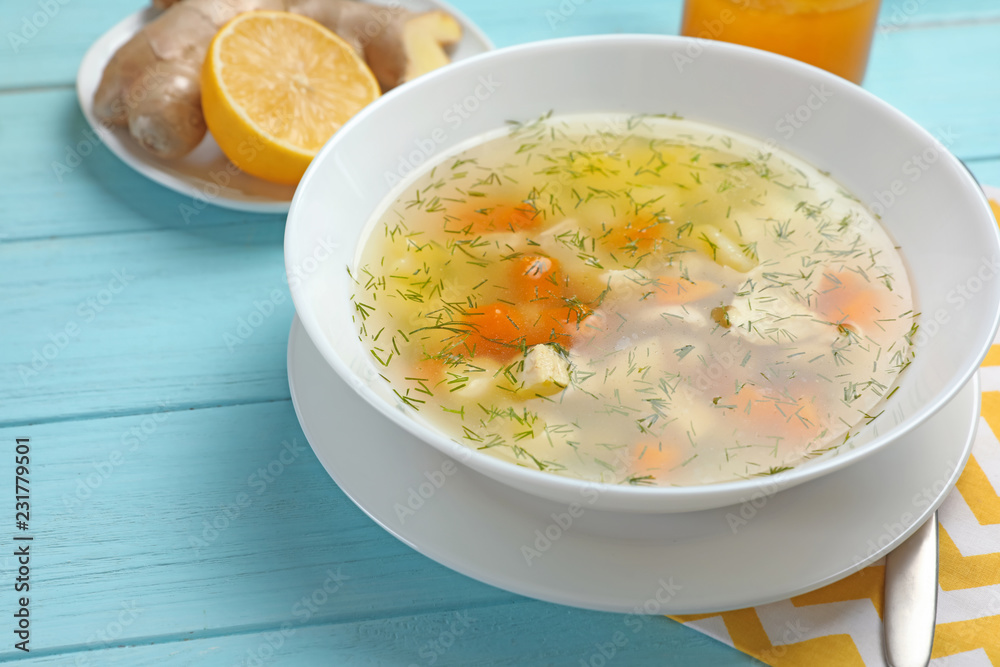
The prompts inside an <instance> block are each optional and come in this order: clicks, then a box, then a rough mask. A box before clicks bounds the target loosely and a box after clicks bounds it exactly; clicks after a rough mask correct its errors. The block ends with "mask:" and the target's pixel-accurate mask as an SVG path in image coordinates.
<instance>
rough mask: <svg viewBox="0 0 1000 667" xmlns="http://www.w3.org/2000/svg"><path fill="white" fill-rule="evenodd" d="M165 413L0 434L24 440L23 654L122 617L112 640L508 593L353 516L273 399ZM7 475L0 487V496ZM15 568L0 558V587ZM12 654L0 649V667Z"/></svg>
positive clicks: (83, 638)
mask: <svg viewBox="0 0 1000 667" xmlns="http://www.w3.org/2000/svg"><path fill="white" fill-rule="evenodd" d="M172 408H173V406H170V405H167V406H166V408H165V409H164V410H163V411H159V412H153V413H150V414H146V415H134V416H129V417H119V418H109V419H94V420H88V421H82V422H62V423H55V424H46V425H42V426H32V427H21V428H16V429H2V430H0V442H3V443H10V442H12V441H13V439H14V437H25V435H27V436H28V437H30V438H31V442H32V461H31V463H32V466H31V468H30V470H31V477H30V479H31V495H32V510H33V511H32V513H31V522H30V526H31V531H30V534H31V535H32V536H33V537H34V541H33V543H32V546H31V549H32V560H31V564H32V579H31V582H32V584H31V591H30V592H31V593H32V595H31V597H30V599H31V610H32V613H33V614H34V615H35V618H37V620H38V622H37V623H36V625H35V626H34V632H33V634H32V646H33V647H34V648H35V649H38V650H44V649H53V648H57V647H73V646H83V645H86V644H89V643H92V642H93V641H94V638H98V639H99V638H100V636H101V635H100V633H101V632H102V631H103V630H104V628H106V627H107V626H108V624H109V623H111V621H112V620H113V619H115V618H117V617H118V615H119V614H120V613H122V611H123V610H125V609H132V608H133V607H134V608H137V609H138V610H139V613H136V614H135V618H134V619H131V620H130V622H129V623H128V627H127V628H123V629H121V630H115V632H114V634H116V635H117V636H116V637H115V639H116V641H120V642H124V643H127V642H132V641H137V642H145V641H146V639H144V638H155V637H163V636H167V637H173V638H176V639H187V638H195V637H200V636H206V635H207V636H214V635H218V634H221V633H222V632H223V631H225V630H226V629H227V628H230V629H232V631H236V632H240V631H256V630H262V629H266V628H268V627H275V626H280V624H281V623H282V622H285V621H293V622H295V623H304V622H305V621H310V622H315V623H320V622H322V623H331V622H346V621H358V620H364V619H370V618H379V617H383V616H391V615H399V614H413V613H422V612H426V611H435V610H440V609H442V608H444V609H453V608H463V607H466V606H480V605H483V604H495V603H498V602H510V601H512V600H516V599H519V598H518V597H517V596H515V595H513V594H511V593H506V592H504V591H500V590H499V589H495V588H492V587H490V586H487V585H485V584H480V583H478V582H476V581H473V580H472V579H468V578H466V577H462V576H460V575H457V574H455V573H453V572H452V571H450V570H448V569H446V568H444V567H442V566H439V565H437V564H436V563H434V562H432V561H430V560H428V559H427V558H425V557H423V556H421V555H419V554H418V553H416V552H415V551H412V550H411V549H410V548H409V547H407V546H405V545H404V544H403V543H401V542H399V541H397V540H396V539H395V538H393V537H392V536H390V535H389V534H388V533H386V532H384V531H383V530H382V529H381V528H379V527H378V526H377V525H376V524H375V523H374V522H372V521H371V520H370V519H369V518H368V517H367V516H366V515H364V514H363V513H362V512H361V511H360V510H358V509H357V508H356V507H355V506H354V505H353V504H352V503H351V502H350V500H348V499H347V498H346V496H344V495H343V493H341V492H340V490H339V489H338V488H337V486H336V485H335V484H334V482H333V481H332V480H331V479H330V477H329V476H328V475H327V474H326V472H325V470H324V469H323V468H322V466H321V465H320V464H319V462H318V461H317V460H316V458H315V456H314V455H313V454H312V450H311V449H309V447H308V445H307V443H306V441H305V437H304V435H303V434H302V432H301V430H300V429H299V426H298V423H297V421H296V418H295V414H294V411H293V409H292V406H291V403H290V402H289V401H279V402H274V403H266V404H256V405H243V406H236V407H228V408H211V409H202V410H183V409H182V410H174V411H171V409H172ZM5 451H9V449H7V448H5ZM4 459H5V460H4V461H3V463H2V464H0V470H3V471H7V472H9V471H10V467H9V466H8V465H7V463H8V460H7V457H4ZM12 478H13V475H7V474H4V475H3V478H2V479H0V488H2V489H3V490H4V493H5V494H8V493H9V494H10V495H13V494H12V488H11V487H12V485H13V479H12ZM16 565H17V564H16V561H15V559H14V558H12V557H11V553H8V550H7V549H5V550H4V553H3V554H2V555H0V566H2V567H0V570H2V571H0V579H2V580H3V581H5V582H8V581H10V578H11V577H12V576H13V574H12V572H13V570H14V568H16ZM331 573H332V574H331ZM338 573H339V574H340V575H342V576H343V577H347V578H348V579H347V580H346V581H345V583H344V584H343V586H342V589H341V590H340V592H339V594H338V595H337V596H336V599H335V601H333V602H332V603H331V604H327V605H324V606H323V608H322V609H321V610H316V611H312V610H310V609H309V607H308V604H307V603H303V604H299V605H297V602H299V601H300V600H301V599H302V598H303V597H304V596H306V597H308V596H311V595H312V593H313V591H314V590H315V589H316V588H317V586H321V585H322V584H323V582H324V581H325V580H326V579H327V578H328V577H332V576H333V575H337V574H338ZM331 586H333V584H331ZM12 605H13V598H12V596H10V595H3V596H0V616H2V617H3V618H11V614H12V613H13V610H12V608H11V606H12ZM241 629H242V630H241ZM12 651H13V649H12V647H11V645H10V644H9V643H8V642H3V644H2V645H0V661H2V660H3V659H4V658H6V657H10V656H11V655H16V653H12Z"/></svg>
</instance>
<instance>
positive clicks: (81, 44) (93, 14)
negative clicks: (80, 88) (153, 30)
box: [0, 0, 149, 90]
mask: <svg viewBox="0 0 1000 667" xmlns="http://www.w3.org/2000/svg"><path fill="white" fill-rule="evenodd" d="M148 4H149V3H148V2H145V1H144V0H101V2H99V3H97V2H71V1H70V0H4V2H2V3H0V34H2V36H3V43H2V44H0V90H2V89H6V88H18V87H38V86H51V85H62V86H66V85H69V84H71V83H73V82H74V81H75V80H76V69H77V66H78V65H79V64H80V59H81V58H83V54H84V53H85V52H86V51H87V49H88V48H89V47H90V45H91V44H92V43H93V42H94V41H95V40H96V39H97V38H98V37H100V36H101V35H102V34H104V33H105V32H106V31H107V30H108V28H110V27H111V26H113V25H115V24H116V23H118V22H119V21H120V20H122V19H123V18H124V17H125V16H127V15H129V14H131V13H132V12H134V11H137V10H138V9H141V8H142V7H145V6H146V5H148Z"/></svg>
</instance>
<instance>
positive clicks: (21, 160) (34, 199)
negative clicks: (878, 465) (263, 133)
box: [0, 90, 284, 241]
mask: <svg viewBox="0 0 1000 667" xmlns="http://www.w3.org/2000/svg"><path fill="white" fill-rule="evenodd" d="M0 118H3V119H4V122H3V124H2V126H0V151H2V154H3V156H4V160H3V163H2V164H0V179H2V181H3V183H4V187H3V188H0V241H3V240H13V239H25V238H46V237H50V236H74V235H83V234H105V233H109V232H134V231H148V230H156V229H179V230H183V229H186V228H189V227H190V228H194V229H200V228H203V227H207V226H211V225H220V224H232V223H237V222H242V221H267V222H272V223H274V224H277V225H280V224H282V223H283V221H284V216H283V215H282V216H277V215H271V216H263V215H253V214H249V213H242V212H239V211H230V210H227V209H223V208H219V207H217V206H204V205H202V204H200V203H197V202H195V201H193V200H192V198H191V197H185V196H182V195H179V194H177V193H175V192H173V191H172V190H168V189H167V188H164V187H162V186H160V185H158V184H156V183H153V182H152V181H150V180H149V179H147V178H145V177H144V176H141V175H140V174H138V173H137V172H135V171H133V170H132V169H131V168H130V167H128V166H127V165H125V163H123V162H122V161H120V160H119V159H118V158H117V157H116V156H114V155H113V154H111V152H110V151H108V149H107V148H105V147H104V144H103V143H101V141H100V139H99V138H98V137H97V136H96V135H95V134H94V133H93V131H91V129H90V127H89V126H88V125H87V122H86V121H85V120H84V118H83V115H82V114H81V112H80V109H79V106H78V104H77V101H76V93H75V92H74V91H72V90H43V91H33V92H29V93H17V94H7V95H0Z"/></svg>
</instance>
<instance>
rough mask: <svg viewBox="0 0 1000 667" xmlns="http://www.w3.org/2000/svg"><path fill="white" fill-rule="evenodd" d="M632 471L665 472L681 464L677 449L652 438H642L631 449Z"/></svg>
mask: <svg viewBox="0 0 1000 667" xmlns="http://www.w3.org/2000/svg"><path fill="white" fill-rule="evenodd" d="M632 454H633V462H632V470H633V471H635V472H639V471H649V470H658V471H660V472H667V471H668V470H671V469H672V468H675V467H677V466H678V465H680V464H681V462H682V461H681V454H680V452H679V451H678V450H677V447H676V446H674V445H673V444H671V443H665V442H663V441H661V440H655V439H653V438H643V439H641V440H639V442H637V443H636V445H635V447H634V448H633V449H632Z"/></svg>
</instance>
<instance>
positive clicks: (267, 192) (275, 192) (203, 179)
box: [76, 0, 493, 213]
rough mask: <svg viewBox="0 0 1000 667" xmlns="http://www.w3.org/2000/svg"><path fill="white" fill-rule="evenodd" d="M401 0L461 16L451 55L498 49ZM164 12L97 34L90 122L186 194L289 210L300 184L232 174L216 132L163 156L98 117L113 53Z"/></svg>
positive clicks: (90, 74)
mask: <svg viewBox="0 0 1000 667" xmlns="http://www.w3.org/2000/svg"><path fill="white" fill-rule="evenodd" d="M399 4H400V5H401V6H402V7H404V8H406V9H410V10H413V11H428V10H432V9H443V10H445V11H447V12H449V13H450V14H452V15H453V16H454V17H455V18H456V19H458V21H459V23H461V24H462V29H463V36H462V41H460V42H459V43H458V45H457V46H456V48H455V51H454V53H453V54H452V60H462V59H464V58H469V57H471V56H474V55H477V54H479V53H483V52H485V51H490V50H492V49H493V44H492V43H491V42H490V40H489V39H488V38H487V37H486V35H485V34H483V31H482V30H480V29H479V28H478V27H477V26H476V25H475V24H474V23H472V22H471V21H470V20H469V19H468V18H467V17H465V16H464V15H463V14H462V13H461V12H459V11H458V10H456V9H455V8H454V7H451V6H450V5H448V4H447V3H445V2H441V1H440V0H400V2H399ZM159 14H160V12H159V11H157V10H155V9H152V8H149V9H144V10H142V11H139V12H136V13H135V14H132V15H131V16H129V17H128V18H126V19H125V20H123V21H122V22H121V23H119V24H118V25H116V26H115V27H113V28H111V29H110V30H109V31H107V32H106V33H104V34H103V35H102V36H101V37H100V38H98V40H97V41H96V42H94V44H93V45H92V46H91V47H90V49H89V50H88V51H87V53H86V55H84V56H83V60H82V61H81V63H80V69H79V71H78V72H77V75H76V94H77V97H78V98H79V100H80V108H81V109H82V110H83V115H84V117H85V118H86V119H87V122H88V123H90V127H91V128H93V130H94V131H95V132H96V133H97V134H98V135H99V136H100V137H101V139H102V140H103V141H104V143H105V144H106V145H107V147H108V148H109V149H110V150H111V152H112V153H114V154H115V155H117V156H118V157H119V158H121V159H122V161H123V162H125V164H127V165H128V166H130V167H132V168H133V169H135V170H136V171H138V172H139V173H140V174H142V175H143V176H146V177H147V178H150V179H152V180H154V181H156V182H157V183H159V184H160V185H164V186H166V187H168V188H170V189H171V190H174V191H176V192H179V193H181V194H182V195H187V196H189V197H192V198H193V199H196V200H199V201H203V202H207V203H210V204H215V205H216V206H222V207H224V208H232V209H236V210H240V211H252V212H255V213H287V212H288V206H289V205H290V204H291V202H292V195H293V194H294V192H295V186H291V185H280V184H277V183H269V182H267V181H263V180H261V179H259V178H256V177H254V176H250V175H249V174H244V173H243V172H241V171H238V170H237V171H236V174H235V175H233V174H231V173H227V166H228V165H229V161H228V160H227V159H226V156H225V155H223V154H222V151H221V150H220V149H219V146H218V144H216V143H215V140H214V139H213V138H212V135H211V134H206V135H205V139H204V140H203V141H202V142H201V143H200V144H199V145H198V147H197V148H195V149H194V150H193V151H192V152H191V153H189V154H188V155H186V156H184V157H183V158H180V159H177V160H161V159H160V158H157V157H155V156H153V155H151V154H150V153H148V152H146V150H145V149H143V148H142V147H141V146H139V145H138V144H137V143H136V142H135V141H134V140H133V139H132V137H131V136H129V133H128V129H127V128H117V127H116V128H108V127H106V126H104V125H103V124H102V123H101V122H100V121H98V120H97V118H96V117H95V116H94V91H95V90H97V86H98V84H99V83H100V81H101V74H102V73H103V72H104V68H105V66H106V65H107V63H108V61H109V60H110V59H111V56H113V55H114V54H115V52H116V51H117V50H118V47H119V46H121V45H122V44H124V43H125V42H126V41H128V40H129V38H131V37H132V35H134V34H135V33H137V32H138V31H139V30H140V29H141V28H142V27H143V26H144V25H146V24H147V23H149V22H150V21H152V20H153V19H154V18H156V17H157V16H158V15H159ZM213 175H215V178H213Z"/></svg>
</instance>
